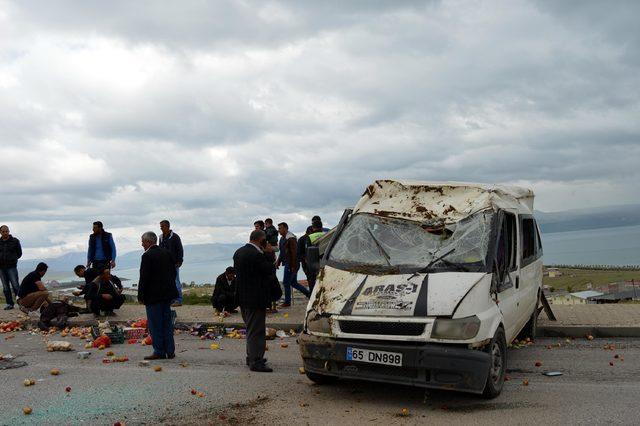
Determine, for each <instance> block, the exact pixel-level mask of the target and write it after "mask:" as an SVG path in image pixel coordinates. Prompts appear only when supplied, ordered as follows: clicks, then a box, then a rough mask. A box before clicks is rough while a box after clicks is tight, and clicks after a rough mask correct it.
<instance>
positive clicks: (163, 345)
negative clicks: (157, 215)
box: [138, 232, 178, 360]
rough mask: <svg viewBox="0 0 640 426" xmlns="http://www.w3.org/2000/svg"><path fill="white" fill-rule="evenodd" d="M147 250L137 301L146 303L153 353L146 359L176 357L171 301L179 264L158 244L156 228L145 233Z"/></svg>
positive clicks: (143, 260)
mask: <svg viewBox="0 0 640 426" xmlns="http://www.w3.org/2000/svg"><path fill="white" fill-rule="evenodd" d="M141 240H142V248H144V254H143V255H142V260H141V262H140V280H139V281H138V302H140V303H141V304H143V305H145V309H146V311H147V323H148V327H149V332H150V333H151V340H152V341H153V354H152V355H149V356H146V357H144V359H147V360H153V359H165V358H169V359H173V358H175V356H176V347H175V342H174V340H173V323H172V322H171V301H172V300H175V298H176V297H178V290H177V289H176V266H175V263H174V262H173V259H172V258H171V254H170V253H169V252H168V251H167V250H165V249H163V248H160V247H158V245H157V244H158V237H157V236H156V234H155V233H153V232H145V233H144V234H142V238H141Z"/></svg>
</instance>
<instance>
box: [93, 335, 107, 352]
mask: <svg viewBox="0 0 640 426" xmlns="http://www.w3.org/2000/svg"><path fill="white" fill-rule="evenodd" d="M109 346H111V339H110V338H109V336H105V335H102V336H98V337H97V338H96V339H95V340H94V341H93V347H94V348H98V349H100V348H101V347H102V349H104V348H108V347H109Z"/></svg>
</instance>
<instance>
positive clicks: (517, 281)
mask: <svg viewBox="0 0 640 426" xmlns="http://www.w3.org/2000/svg"><path fill="white" fill-rule="evenodd" d="M519 288H520V277H516V290H517V289H519Z"/></svg>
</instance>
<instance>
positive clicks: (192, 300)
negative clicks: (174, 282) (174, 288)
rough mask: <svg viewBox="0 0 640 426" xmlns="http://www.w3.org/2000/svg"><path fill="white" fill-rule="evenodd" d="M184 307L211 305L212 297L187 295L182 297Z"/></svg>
mask: <svg viewBox="0 0 640 426" xmlns="http://www.w3.org/2000/svg"><path fill="white" fill-rule="evenodd" d="M182 304H183V305H211V295H208V294H203V295H197V294H185V295H183V296H182Z"/></svg>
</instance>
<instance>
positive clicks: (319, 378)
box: [305, 371, 338, 385]
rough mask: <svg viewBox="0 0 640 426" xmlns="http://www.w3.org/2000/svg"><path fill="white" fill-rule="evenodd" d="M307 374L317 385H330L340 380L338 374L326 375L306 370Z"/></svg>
mask: <svg viewBox="0 0 640 426" xmlns="http://www.w3.org/2000/svg"><path fill="white" fill-rule="evenodd" d="M305 374H306V375H307V377H308V378H309V380H311V381H312V382H313V383H315V384H317V385H330V384H332V383H335V382H337V381H338V378H337V377H336V376H326V375H324V374H318V373H312V372H310V371H305Z"/></svg>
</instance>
